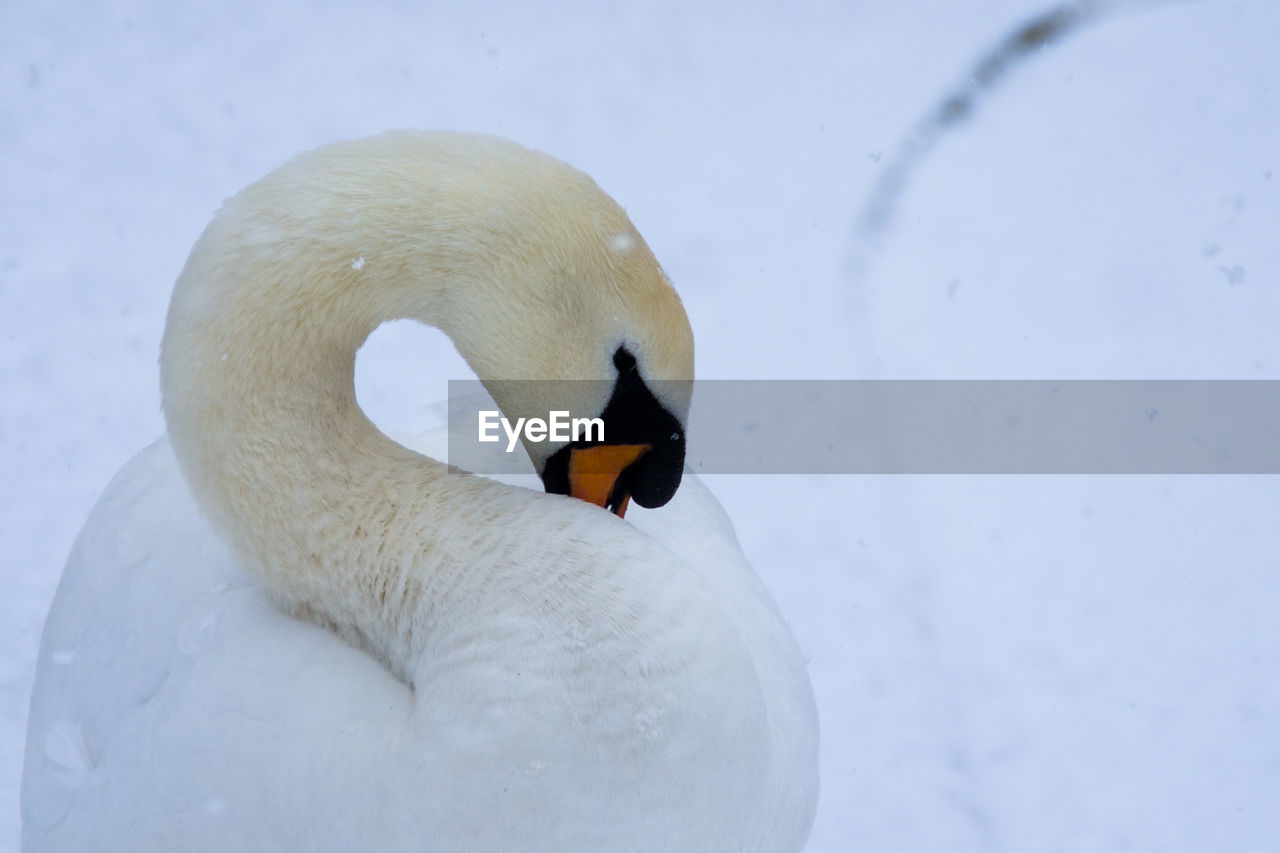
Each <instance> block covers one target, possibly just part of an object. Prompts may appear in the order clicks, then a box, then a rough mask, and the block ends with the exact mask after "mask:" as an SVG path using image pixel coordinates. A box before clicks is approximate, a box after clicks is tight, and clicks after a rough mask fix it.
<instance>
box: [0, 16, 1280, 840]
mask: <svg viewBox="0 0 1280 853" xmlns="http://www.w3.org/2000/svg"><path fill="white" fill-rule="evenodd" d="M1047 5H1048V4H1044V5H1041V4H1037V3H1034V2H1028V1H1027V0H995V2H989V3H983V4H942V3H924V2H903V3H896V4H885V3H874V4H873V3H865V2H854V3H848V4H824V3H818V2H801V3H795V4H753V5H745V6H744V5H743V4H732V3H724V4H720V3H707V4H689V3H676V2H659V3H650V4H634V5H613V4H607V5H593V4H586V3H566V4H564V5H563V6H561V7H559V8H558V9H556V10H555V11H554V12H548V11H547V10H546V8H545V7H542V6H532V5H527V4H514V3H509V2H496V0H495V2H488V3H483V2H482V3H474V4H466V6H465V8H464V6H463V5H462V4H457V5H456V6H455V7H452V8H447V7H444V6H441V5H435V4H433V5H431V6H427V7H422V8H419V7H416V6H410V5H406V4H400V3H394V2H390V0H387V2H375V3H369V4H363V5H361V6H360V7H359V8H358V10H357V7H355V6H353V5H350V4H346V3H342V2H326V3H322V4H304V3H302V2H301V1H300V0H294V1H293V2H280V3H272V4H255V3H249V2H243V0H233V2H228V3H222V4H214V5H212V6H208V7H203V8H199V9H194V8H185V7H183V8H181V9H179V7H176V6H173V5H172V4H164V3H158V2H154V0H138V2H124V3H117V4H110V5H99V6H88V7H86V6H84V5H83V4H73V3H70V2H67V0H54V2H34V0H16V2H11V3H8V4H6V5H5V6H4V9H3V10H2V11H0V105H2V107H3V108H0V185H2V186H3V187H4V191H3V193H0V300H2V303H3V310H0V354H2V355H0V376H2V382H3V388H4V395H3V408H2V409H0V411H2V412H3V419H2V420H0V460H3V477H2V478H0V538H3V541H4V542H5V548H4V549H3V556H2V557H0V583H3V587H4V589H5V595H3V596H0V626H2V627H0V774H2V775H0V849H3V848H4V846H5V845H6V844H15V845H16V838H17V833H18V810H17V800H18V779H19V774H20V767H21V756H22V750H23V746H24V744H23V737H24V734H23V732H24V723H25V718H26V713H27V702H28V699H29V692H30V685H31V680H32V676H33V670H34V661H35V651H36V648H37V644H38V641H39V631H40V625H41V623H42V620H43V617H44V613H45V610H46V609H47V607H48V603H49V601H50V600H51V598H52V595H53V592H54V589H55V587H56V584H57V580H58V576H59V573H60V571H61V566H62V563H63V562H64V561H65V559H66V555H67V553H68V551H69V549H70V546H71V542H72V540H73V539H74V537H75V535H76V532H77V531H78V529H79V527H80V525H81V524H82V523H83V521H84V519H85V517H86V516H87V515H88V512H89V509H90V507H91V506H92V504H93V501H94V499H95V498H96V496H97V495H98V494H99V493H100V492H101V490H102V489H103V487H104V486H105V484H106V482H107V480H108V479H109V478H110V476H111V475H112V474H113V473H114V472H115V471H116V470H117V469H118V468H119V467H120V465H121V464H122V463H123V462H124V461H125V460H126V459H127V458H129V457H130V456H131V455H132V454H133V453H134V452H136V451H137V450H138V449H140V448H141V447H143V446H145V445H146V444H148V443H150V441H151V440H152V439H153V438H154V437H156V436H157V435H159V434H160V433H161V431H162V430H163V424H162V419H161V417H160V413H159V395H158V387H157V381H156V366H155V365H156V353H157V350H158V346H159V340H160V335H161V332H162V329H163V321H164V312H165V307H166V303H167V298H168V292H169V288H170V287H171V285H172V282H173V279H174V278H175V277H176V275H177V273H178V271H179V270H180V269H181V265H182V263H183V260H184V259H185V256H186V253H187V251H188V250H189V249H190V246H191V244H192V242H193V241H194V240H195V238H196V236H197V235H198V234H199V233H200V230H201V229H202V228H203V226H204V224H205V223H206V222H207V221H208V219H209V217H210V215H211V214H212V212H213V210H215V209H216V207H217V206H218V204H219V203H220V202H221V200H222V199H224V198H226V197H227V196H229V195H230V194H232V193H233V192H235V191H236V190H237V189H239V188H240V187H241V186H243V185H244V184H246V183H248V182H249V181H251V180H253V179H255V178H257V177H258V176H260V175H261V174H263V173H264V172H266V171H267V170H269V169H270V168H272V167H273V166H275V165H277V164H279V163H280V162H282V161H283V160H285V159H287V158H288V157H290V156H292V155H293V154H295V153H297V152H298V151H300V150H304V149H307V148H311V147H314V146H316V145H319V144H321V143H324V142H327V141H331V140H335V139H340V138H350V137H355V136H361V135H365V134H368V133H372V132H376V131H378V130H382V129H386V128H392V127H403V126H416V127H439V128H454V129H468V130H478V131H485V132H492V133H499V134H502V135H505V136H509V137H512V138H514V139H516V140H518V141H520V142H523V143H525V144H528V145H532V146H534V147H538V148H541V149H543V150H546V151H549V152H551V153H553V154H555V155H557V156H559V157H562V158H564V159H566V160H568V161H569V162H571V163H573V164H575V165H577V166H579V167H580V168H582V169H584V170H586V171H587V172H588V173H590V174H591V175H593V176H594V177H595V178H596V180H597V181H598V182H599V183H600V184H601V186H603V187H604V188H605V189H606V190H607V191H609V192H610V193H611V194H613V195H614V196H615V197H616V198H617V199H618V200H619V201H620V202H621V203H622V204H623V205H624V206H625V207H626V208H627V210H628V212H629V213H630V215H631V216H632V218H633V220H634V221H635V224H636V226H637V227H638V229H639V231H640V233H641V234H643V235H644V236H645V239H646V240H647V241H648V242H649V244H650V246H651V247H652V248H653V250H654V252H655V254H656V255H657V257H658V258H659V259H660V260H661V261H662V263H663V264H664V266H665V268H666V270H667V272H668V273H669V274H670V276H671V278H672V280H673V281H674V282H675V283H676V285H677V287H678V288H679V289H680V292H681V294H682V297H683V298H684V300H685V304H686V307H687V309H688V311H689V314H690V318H691V321H692V323H693V327H694V330H695V334H696V335H697V341H698V368H699V374H700V375H701V376H704V377H723V378H753V379H764V378H767V379H775V378H935V379H936V378H1108V377H1114V378H1196V379H1211V378H1250V379H1253V378H1260V379H1276V378H1280V337H1278V336H1277V334H1276V328H1277V326H1278V323H1277V321H1278V320H1280V291H1278V290H1277V286H1276V282H1277V281H1280V241H1277V240H1276V239H1275V234H1276V233H1277V226H1278V225H1280V193H1278V192H1277V188H1278V186H1280V185H1278V184H1277V180H1276V178H1275V174H1276V171H1277V169H1278V168H1280V108H1278V107H1280V100H1278V99H1280V61H1278V60H1277V59H1276V56H1275V51H1274V42H1275V33H1277V32H1280V7H1277V6H1276V4H1274V3H1273V2H1271V0H1239V2H1236V0H1222V2H1215V3H1203V4H1181V3H1178V4H1171V5H1159V4H1146V5H1142V6H1140V7H1139V8H1134V9H1126V10H1125V11H1123V12H1122V13H1119V14H1116V15H1114V16H1110V17H1105V18H1104V19H1102V20H1099V21H1095V22H1093V23H1092V24H1091V25H1090V26H1089V27H1088V28H1085V29H1083V30H1082V31H1080V32H1079V33H1078V34H1076V35H1074V36H1072V37H1071V38H1069V39H1067V40H1065V41H1064V42H1062V43H1061V44H1057V45H1053V46H1050V47H1047V48H1044V49H1042V50H1041V51H1039V52H1037V53H1036V54H1035V55H1033V56H1030V57H1029V58H1028V59H1027V61H1026V62H1025V63H1023V64H1020V65H1019V66H1017V67H1016V68H1014V69H1013V70H1011V71H1009V72H1008V74H1007V75H1006V77H1005V78H1004V79H1002V80H1001V82H1000V85H999V86H998V87H997V88H996V89H995V90H994V91H992V92H991V93H990V96H989V97H988V98H986V99H983V100H981V101H980V102H979V103H978V104H977V106H976V108H975V109H973V110H972V111H971V113H970V115H969V116H968V118H967V119H966V120H965V121H964V122H961V123H959V124H958V125H956V126H954V127H952V128H951V129H950V130H948V131H947V132H946V133H945V134H943V135H941V136H939V137H938V138H937V139H936V140H934V142H933V143H932V147H931V148H930V150H929V151H928V153H927V155H926V156H923V157H921V158H920V159H918V160H917V161H916V162H915V163H914V164H913V167H912V169H911V172H910V174H909V175H908V176H907V177H906V179H905V180H904V182H903V183H902V189H901V193H900V195H898V196H897V197H896V198H895V201H894V207H893V211H894V212H893V216H892V219H891V220H890V222H889V223H888V224H887V226H886V227H885V229H884V231H883V232H881V233H879V234H878V235H877V236H876V238H875V240H874V241H868V240H866V239H865V238H862V237H860V236H859V233H860V232H859V231H858V230H857V227H856V223H857V221H858V218H859V216H860V215H861V214H862V213H863V211H864V207H865V205H866V203H867V202H868V199H869V198H870V197H871V195H872V193H873V190H874V188H875V186H876V181H877V178H878V176H879V175H880V174H881V171H882V170H883V169H884V168H885V167H886V165H887V164H888V163H889V162H890V161H891V159H892V157H893V153H892V152H895V151H898V150H899V149H900V146H901V142H902V140H903V138H904V135H905V134H906V133H908V132H909V131H910V130H912V129H913V128H915V127H916V126H917V125H918V123H919V121H920V118H921V116H925V115H928V114H930V113H931V111H933V110H934V109H935V108H936V107H937V105H938V104H939V103H941V102H943V101H944V99H945V97H946V94H947V92H948V90H949V89H950V87H951V86H952V85H953V84H954V83H955V81H957V80H958V79H961V75H964V74H966V73H968V72H969V70H970V69H971V68H972V67H973V66H974V63H975V61H976V59H977V58H978V57H979V56H980V55H981V54H982V53H983V52H984V51H986V50H987V49H988V48H989V47H991V46H992V45H995V44H997V43H998V42H999V41H1000V40H1001V39H1002V38H1003V37H1004V36H1005V35H1006V34H1007V33H1009V32H1011V31H1012V30H1014V29H1015V28H1016V27H1017V26H1019V25H1020V24H1022V23H1023V22H1025V21H1026V20H1027V19H1029V18H1030V17H1032V16H1033V15H1035V14H1038V13H1040V12H1042V11H1044V9H1045V8H1046V7H1047ZM962 82H963V81H962ZM358 261H359V259H353V261H352V266H353V268H356V269H358V267H356V266H355V264H356V263H358ZM467 375H468V374H467V373H466V371H465V367H463V366H462V365H461V364H460V362H459V361H458V359H457V357H456V355H454V354H453V353H452V352H451V350H450V348H449V346H448V343H447V342H446V341H444V340H443V338H442V337H441V336H440V335H439V334H438V333H434V332H430V331H425V330H417V329H412V328H408V327H406V326H405V325H404V324H392V325H391V326H389V327H386V328H385V329H384V330H381V331H380V332H379V333H378V334H376V335H375V337H374V339H373V340H372V341H371V342H370V344H369V345H368V346H367V347H366V348H365V350H364V351H362V357H361V362H360V364H359V365H358V370H357V377H358V382H359V383H360V388H361V400H362V402H363V403H364V404H365V405H366V407H367V408H368V409H369V410H370V411H371V412H373V413H374V415H375V417H376V418H377V419H378V421H379V423H381V424H384V425H385V426H386V427H387V428H388V429H393V428H394V429H406V428H412V427H413V423H414V420H415V418H420V417H421V416H422V414H423V412H424V411H425V407H426V406H427V404H428V403H429V402H431V401H434V400H438V399H440V398H443V397H444V396H445V393H446V388H445V381H446V380H447V379H449V378H465V377H466V376H467ZM712 486H713V488H715V489H716V491H717V492H718V494H719V495H720V496H721V498H722V500H723V501H724V503H725V506H726V509H727V510H728V511H729V513H730V515H731V516H732V517H733V519H734V521H735V523H736V525H737V528H738V532H739V536H740V538H741V540H742V542H743V545H744V548H745V549H746V551H747V553H748V554H749V555H750V556H751V557H752V559H753V560H754V562H755V564H756V567H757V569H758V570H759V571H760V573H761V575H762V577H763V578H764V579H765V582H766V583H767V584H768V586H769V587H770V589H771V590H773V592H774V594H775V595H776V597H777V598H778V602H779V605H780V607H781V609H782V611H783V612H784V613H785V614H786V615H787V617H788V619H789V621H790V622H791V624H792V625H793V627H794V628H795V631H796V633H797V636H798V637H799V639H800V642H801V645H802V647H803V648H804V649H805V651H806V653H807V654H808V655H809V656H810V660H811V672H812V675H813V679H814V684H815V689H816V692H817V695H818V702H819V709H820V713H821V715H822V721H823V745H822V772H823V795H822V803H821V805H820V809H819V814H818V820H817V823H816V825H815V827H814V833H813V837H812V840H811V843H810V849H811V850H833V851H834V850H846V849H861V850H901V849H906V850H913V849H914V850H939V849H946V850H956V851H963V850H983V851H988V850H1009V851H1022V850H1041V849H1044V850H1071V851H1075V850H1113V849H1133V850H1174V851H1182V850H1185V851H1197V850H1210V849H1220V850H1233V851H1261V850H1272V849H1274V845H1275V839H1276V837H1277V835H1278V834H1280V814H1278V813H1277V809H1276V803H1278V802H1280V679H1277V678H1276V673H1277V672H1280V571H1277V568H1278V566H1277V558H1276V555H1277V554H1280V528H1278V527H1277V525H1276V524H1275V518H1276V517H1277V511H1278V510H1280V482H1277V480H1276V478H1274V477H1260V476H1257V477H941V476H935V477H928V476H919V477H825V478H824V477H799V476H790V477H789V476H774V477H729V476H725V477H716V478H713V482H712ZM639 511H640V510H638V509H636V510H633V512H639ZM139 547H145V543H139ZM211 627H212V626H211ZM199 639H200V638H199V637H198V636H192V637H185V638H184V641H187V642H198V641H199ZM58 654H59V655H62V654H65V655H74V650H73V649H65V650H62V649H60V650H58ZM66 660H67V663H70V662H71V660H72V658H67V659H66ZM55 734H56V736H55V737H54V742H51V743H49V744H47V745H46V747H47V748H48V749H49V750H51V754H53V755H57V756H59V757H60V758H59V760H60V761H62V762H63V764H64V766H66V767H67V768H68V771H69V772H71V771H74V770H75V768H77V767H79V768H84V767H87V766H89V764H88V762H90V761H91V760H92V756H91V755H90V754H89V752H88V751H87V749H86V745H85V744H84V742H83V737H82V736H80V734H79V730H78V728H77V726H76V724H75V723H74V722H73V721H66V724H65V725H64V726H60V727H58V728H57V729H56V730H55ZM219 802H220V800H218V798H217V797H216V796H215V797H212V798H211V799H210V801H209V806H208V810H209V812H210V813H211V814H213V813H217V812H218V810H219Z"/></svg>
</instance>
